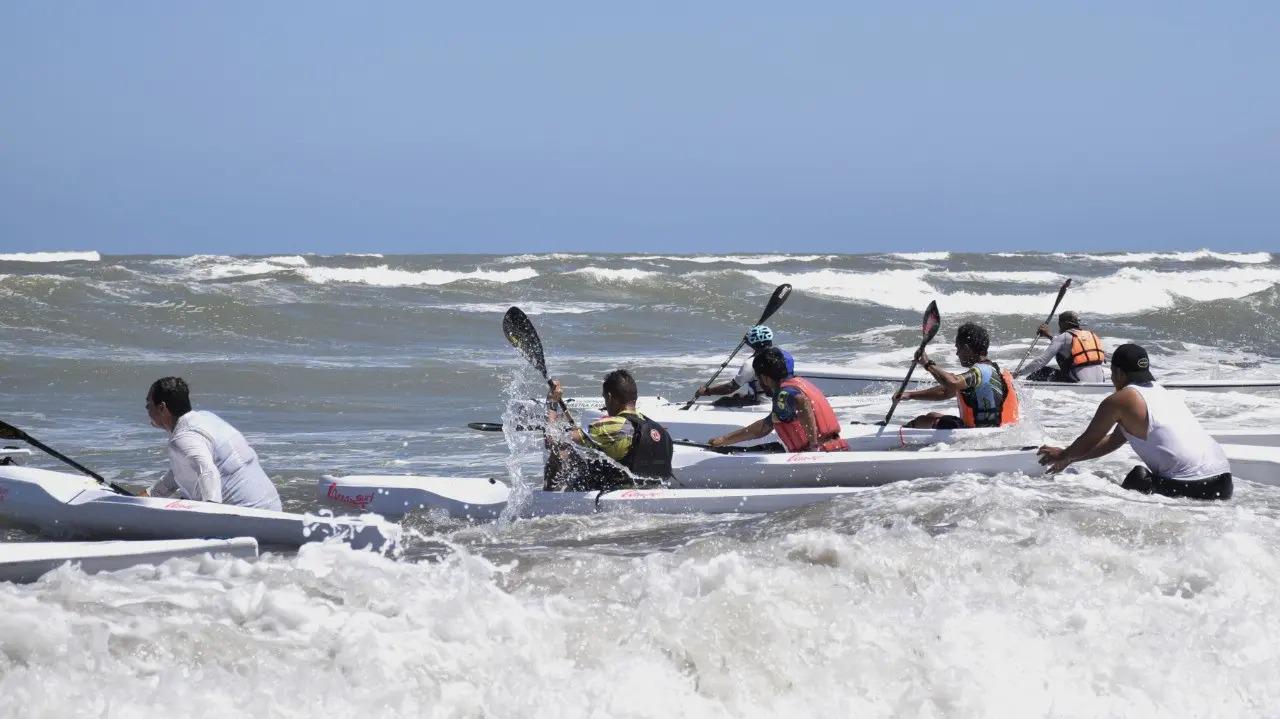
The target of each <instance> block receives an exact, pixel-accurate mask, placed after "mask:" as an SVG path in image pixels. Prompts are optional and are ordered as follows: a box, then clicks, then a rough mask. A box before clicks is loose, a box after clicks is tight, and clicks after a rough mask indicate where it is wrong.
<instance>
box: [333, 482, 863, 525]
mask: <svg viewBox="0 0 1280 719" xmlns="http://www.w3.org/2000/svg"><path fill="white" fill-rule="evenodd" d="M857 491H858V490H857V489H852V488H839V487H826V488H808V489H756V490H747V491H731V490H718V489H620V490H614V491H611V492H544V491H541V490H535V491H532V492H530V493H529V496H527V497H525V498H524V499H523V501H521V502H520V504H519V506H518V510H516V511H515V512H514V513H513V514H514V516H518V517H542V516H551V515H564V514H576V515H582V514H597V513H600V512H616V511H630V512H640V513H651V514H699V513H700V514H759V513H765V512H777V511H781V510H786V509H794V508H796V507H803V506H807V505H811V504H816V503H819V502H825V501H828V500H831V499H835V498H837V497H842V496H847V495H849V494H854V493H856V492H857ZM316 494H317V496H318V497H319V498H320V499H321V500H323V501H325V502H328V503H330V504H334V505H336V506H341V507H347V508H350V509H355V510H359V511H369V512H376V513H377V514H381V515H384V516H387V517H401V516H404V515H406V514H410V513H414V512H430V511H435V512H440V513H443V514H446V515H447V516H449V517H451V518H454V519H466V520H470V521H491V520H494V519H497V518H498V517H500V516H501V515H502V513H503V511H504V510H506V509H507V504H508V500H509V499H510V494H511V490H510V488H509V487H508V486H507V485H506V484H504V483H502V482H499V481H497V480H495V479H486V478H483V477H426V476H421V477H420V476H388V475H363V476H351V477H325V478H322V479H321V480H320V481H319V482H318V483H317V485H316Z"/></svg>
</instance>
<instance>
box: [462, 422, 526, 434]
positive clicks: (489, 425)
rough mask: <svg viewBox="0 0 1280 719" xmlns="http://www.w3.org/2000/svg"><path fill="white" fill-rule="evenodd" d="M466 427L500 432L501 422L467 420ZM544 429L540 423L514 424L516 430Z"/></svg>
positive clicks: (481, 430)
mask: <svg viewBox="0 0 1280 719" xmlns="http://www.w3.org/2000/svg"><path fill="white" fill-rule="evenodd" d="M467 428H468V429H474V430H478V431H480V432H501V431H502V423H501V422H468V423H467ZM544 429H546V427H544V426H543V425H540V424H531V425H523V424H518V425H516V431H517V432H541V431H542V430H544Z"/></svg>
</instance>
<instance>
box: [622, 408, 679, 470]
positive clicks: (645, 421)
mask: <svg viewBox="0 0 1280 719" xmlns="http://www.w3.org/2000/svg"><path fill="white" fill-rule="evenodd" d="M622 417H623V418H624V419H626V420H627V422H629V423H630V424H631V429H632V430H634V431H635V434H634V435H633V436H632V438H631V449H629V450H627V455H626V456H625V457H623V458H622V463H621V464H622V466H624V467H626V468H627V469H629V470H631V473H632V474H634V475H636V476H637V477H651V478H654V479H671V477H672V474H671V453H672V444H671V434H670V433H668V432H667V428H666V427H663V426H662V425H660V424H658V423H657V422H655V421H653V420H651V419H649V418H648V417H644V418H640V417H636V416H635V415H630V414H624V415H622Z"/></svg>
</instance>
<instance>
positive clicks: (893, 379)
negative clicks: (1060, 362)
mask: <svg viewBox="0 0 1280 719" xmlns="http://www.w3.org/2000/svg"><path fill="white" fill-rule="evenodd" d="M796 375H798V376H800V377H804V378H805V379H807V380H809V381H810V382H812V383H814V384H815V385H817V387H818V389H820V390H822V393H823V394H826V395H828V396H835V395H846V394H867V393H871V392H883V393H885V394H891V393H892V392H893V391H894V390H895V389H896V388H897V387H898V385H900V384H901V383H902V377H903V375H896V376H895V375H893V374H891V373H886V372H883V371H876V370H871V371H867V370H858V369H848V368H844V367H840V366H838V365H819V364H805V363H799V362H797V363H796ZM932 383H933V379H932V378H931V377H929V376H928V375H925V376H924V377H923V378H918V377H912V380H911V386H912V387H922V386H925V385H929V384H932ZM1024 383H1025V384H1026V385H1027V386H1028V387H1033V388H1038V389H1040V388H1042V389H1048V390H1066V391H1069V392H1078V393H1082V394H1111V393H1112V392H1114V391H1115V387H1113V386H1112V385H1111V383H1110V382H1026V381H1025V380H1024ZM1160 384H1161V385H1163V386H1165V387H1167V388H1169V389H1182V390H1192V391H1198V392H1261V391H1268V390H1280V380H1267V379H1207V380H1183V379H1169V380H1163V379H1162V380H1160Z"/></svg>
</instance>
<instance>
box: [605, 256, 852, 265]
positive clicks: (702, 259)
mask: <svg viewBox="0 0 1280 719" xmlns="http://www.w3.org/2000/svg"><path fill="white" fill-rule="evenodd" d="M836 257H839V255H626V256H624V257H623V258H622V259H624V260H639V261H653V260H669V261H672V262H693V263H696V264H700V265H710V264H715V263H717V262H726V263H730V264H736V265H774V264H779V263H782V262H821V261H823V260H831V259H835V258H836Z"/></svg>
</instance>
